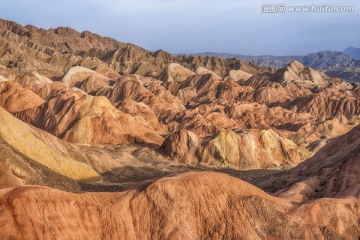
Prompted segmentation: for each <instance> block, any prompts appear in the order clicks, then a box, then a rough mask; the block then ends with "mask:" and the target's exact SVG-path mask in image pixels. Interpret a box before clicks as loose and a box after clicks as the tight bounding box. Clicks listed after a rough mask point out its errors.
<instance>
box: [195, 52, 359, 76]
mask: <svg viewBox="0 0 360 240" xmlns="http://www.w3.org/2000/svg"><path fill="white" fill-rule="evenodd" d="M189 55H195V56H217V57H220V58H224V59H227V58H236V59H241V60H244V61H248V62H251V63H253V64H256V65H258V66H269V67H273V68H283V67H285V66H287V65H288V64H289V63H290V62H291V61H293V60H296V61H299V62H301V63H302V64H304V65H306V66H309V67H312V68H314V69H317V70H321V71H323V72H325V73H326V74H327V75H329V76H330V77H338V78H342V79H345V80H347V81H351V82H360V48H354V47H348V48H346V49H345V50H344V51H343V52H339V51H322V52H317V53H310V54H307V55H305V56H301V55H290V56H273V55H262V56H249V55H241V54H229V53H214V52H204V53H194V54H189Z"/></svg>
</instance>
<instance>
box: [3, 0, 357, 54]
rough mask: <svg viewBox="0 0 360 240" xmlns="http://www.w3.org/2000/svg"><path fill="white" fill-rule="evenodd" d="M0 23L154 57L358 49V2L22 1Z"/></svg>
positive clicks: (6, 8)
mask: <svg viewBox="0 0 360 240" xmlns="http://www.w3.org/2000/svg"><path fill="white" fill-rule="evenodd" d="M267 3H278V4H286V5H287V6H290V5H295V6H298V5H312V4H316V5H323V4H326V5H335V6H355V12H353V13H279V14H264V13H261V6H262V5H263V4H267ZM0 4H1V5H0V6H1V8H0V18H4V19H8V20H13V21H16V22H18V23H20V24H22V25H27V24H32V25H35V26H38V27H42V28H51V27H58V26H70V27H72V28H75V29H76V30H78V31H83V30H90V31H92V32H96V33H99V34H101V35H106V36H110V37H113V38H115V39H117V40H119V41H123V42H131V43H135V44H137V45H139V46H142V47H144V48H146V49H149V50H157V49H164V50H166V51H169V52H172V53H193V52H205V51H212V52H228V53H239V54H249V55H261V54H273V55H290V54H306V53H309V52H316V51H322V50H343V49H344V48H346V47H348V46H355V47H360V30H359V29H360V1H359V0H356V1H354V0H338V1H333V0H330V1H328V0H326V1H325V0H322V1H319V0H313V1H308V0H305V1H297V0H280V1H279V0H277V1H274V2H273V1H270V0H249V1H247V2H244V1H241V0H152V1H151V0H71V1H70V0H31V1H29V0H16V1H10V0H7V1H4V0H1V2H0Z"/></svg>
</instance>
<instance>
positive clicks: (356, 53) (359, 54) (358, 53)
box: [343, 47, 360, 60]
mask: <svg viewBox="0 0 360 240" xmlns="http://www.w3.org/2000/svg"><path fill="white" fill-rule="evenodd" d="M343 53H345V54H347V55H348V56H350V57H352V58H353V59H357V60H360V48H355V47H348V48H346V49H345V50H344V51H343Z"/></svg>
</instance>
